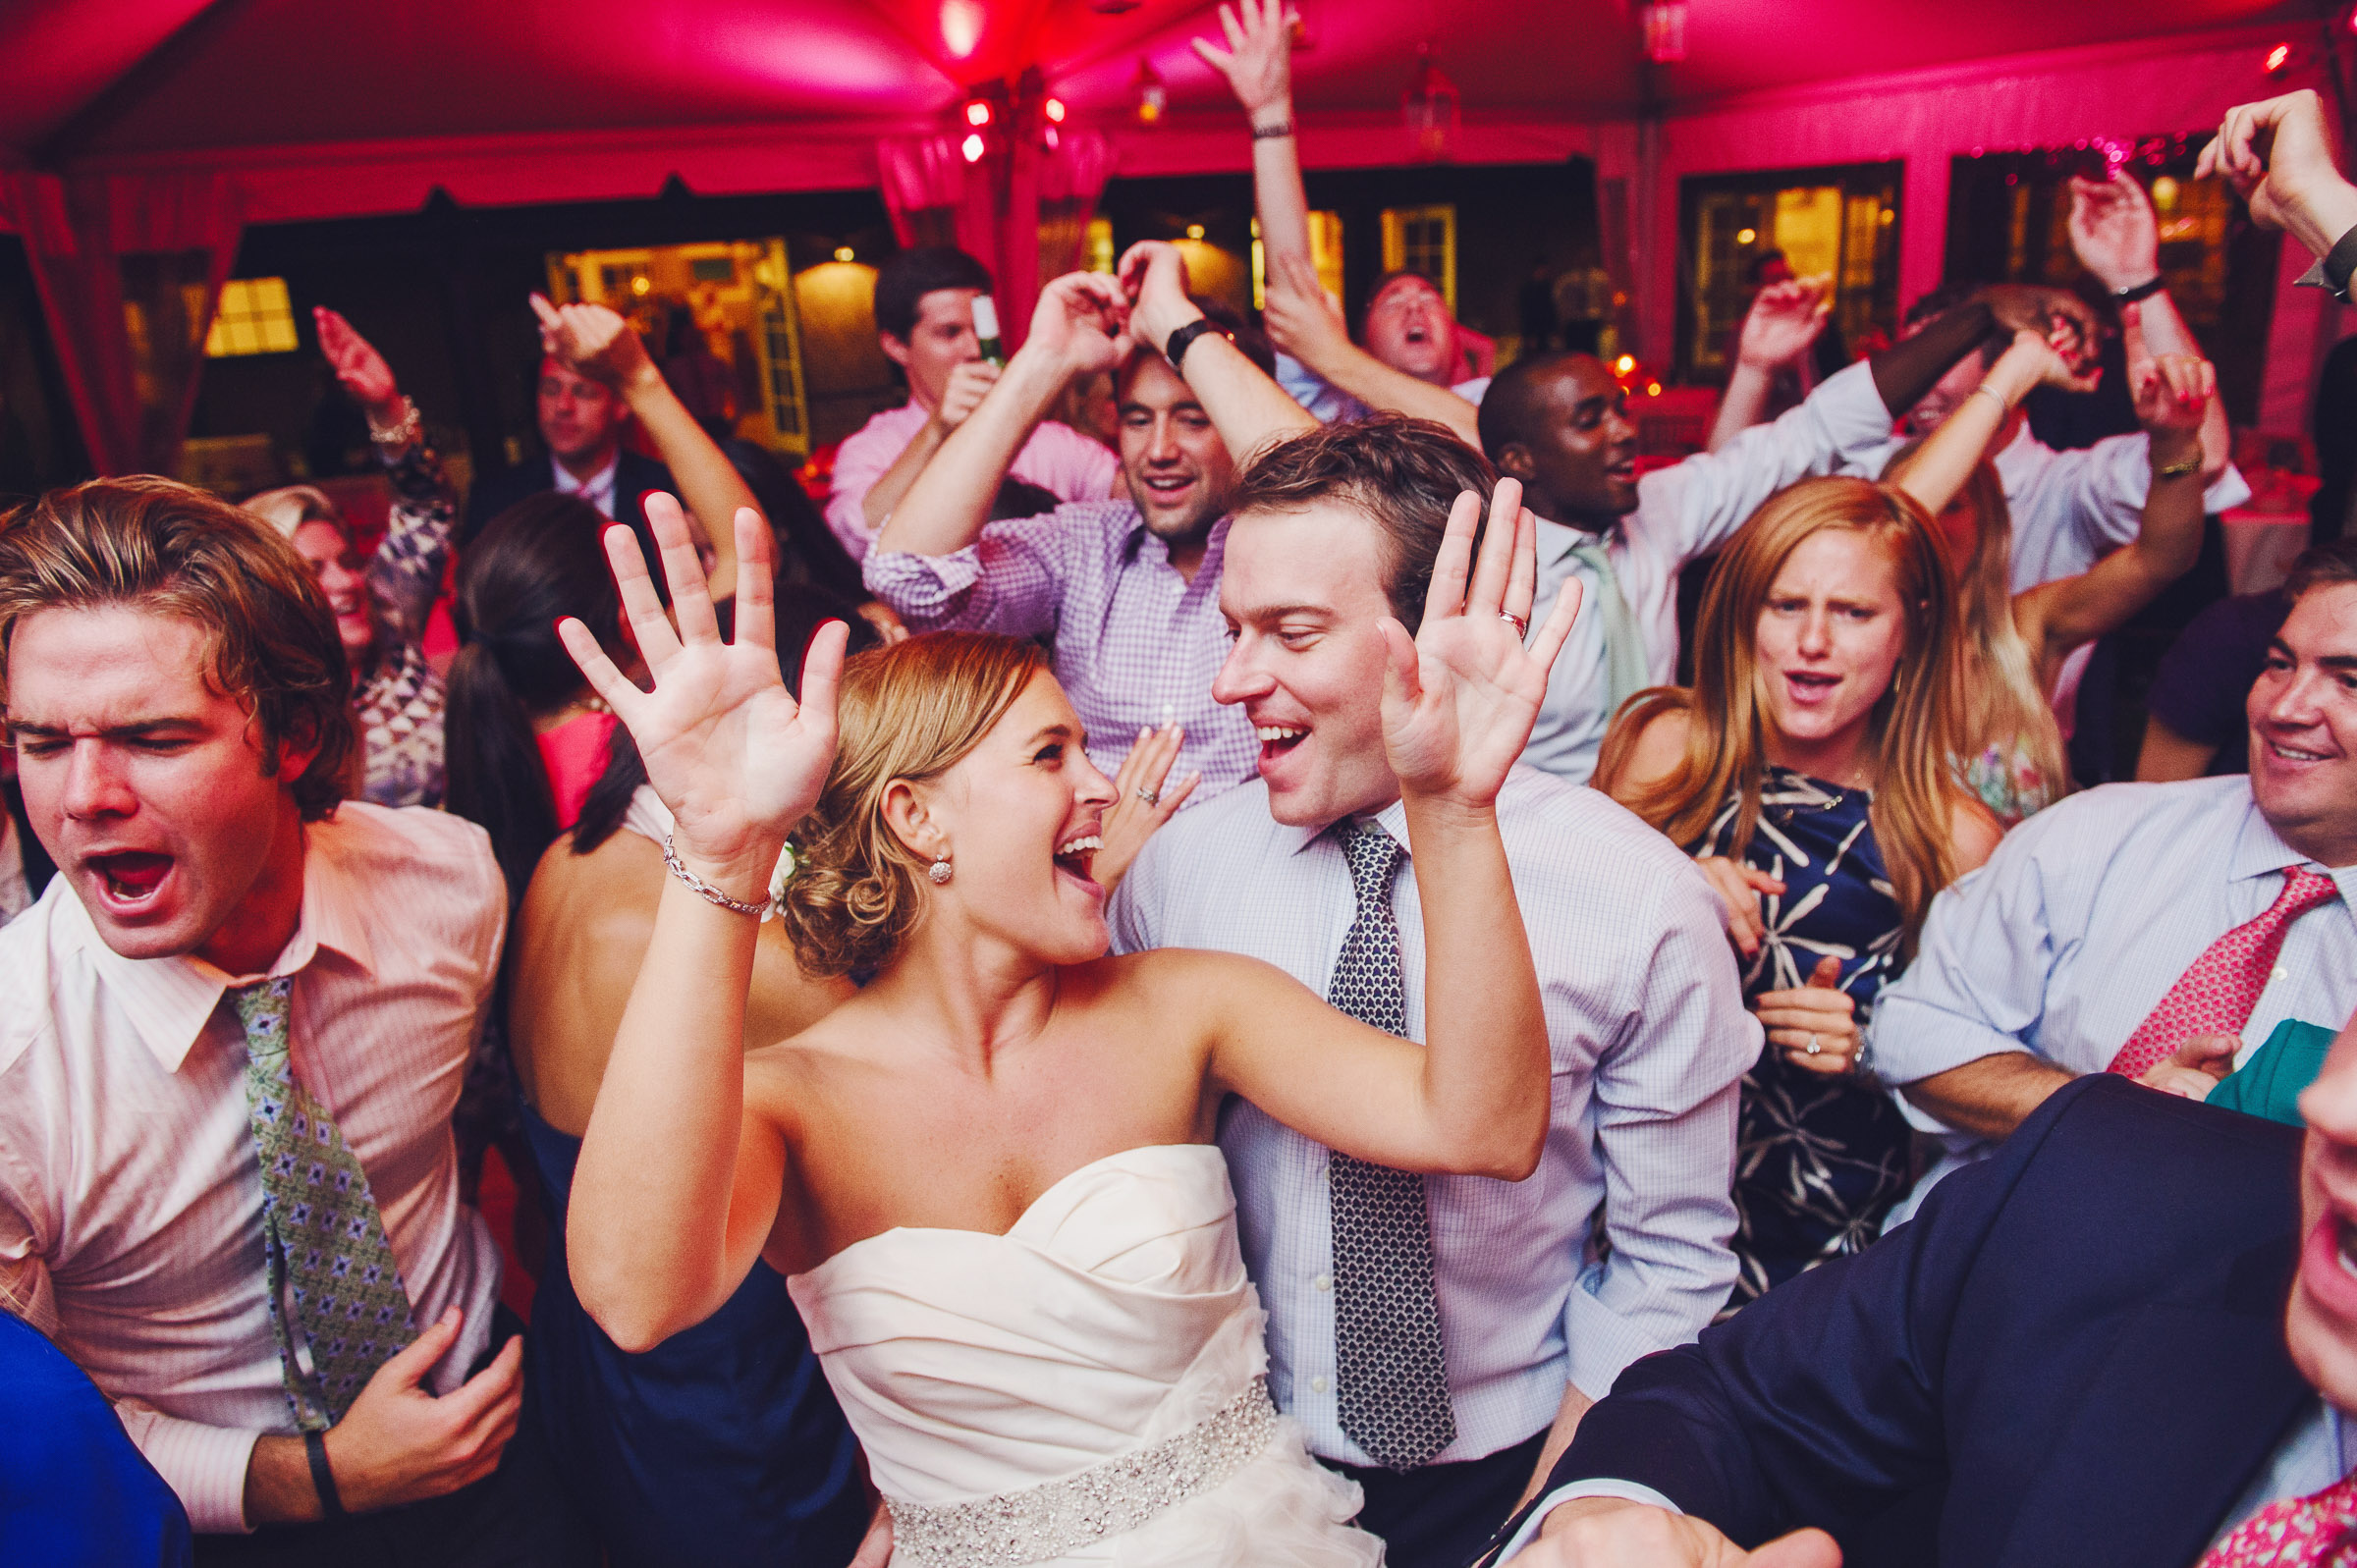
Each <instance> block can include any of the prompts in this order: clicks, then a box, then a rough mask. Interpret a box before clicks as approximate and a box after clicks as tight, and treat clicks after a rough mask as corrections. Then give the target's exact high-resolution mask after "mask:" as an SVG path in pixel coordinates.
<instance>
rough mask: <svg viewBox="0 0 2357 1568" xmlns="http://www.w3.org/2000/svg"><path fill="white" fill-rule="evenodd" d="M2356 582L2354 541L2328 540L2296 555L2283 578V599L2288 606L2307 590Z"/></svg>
mask: <svg viewBox="0 0 2357 1568" xmlns="http://www.w3.org/2000/svg"><path fill="white" fill-rule="evenodd" d="M2344 582H2357V539H2328V540H2327V541H2325V542H2324V543H2323V544H2321V545H2312V546H2310V547H2309V548H2308V549H2306V550H2304V551H2302V552H2301V553H2300V558H2299V559H2298V560H2297V561H2294V562H2293V563H2292V564H2291V575H2290V576H2289V577H2287V578H2285V579H2284V583H2283V597H2284V599H2285V600H2286V601H2288V602H2290V603H2292V604H2298V603H2299V602H2300V597H2301V595H2303V594H2305V593H2306V592H2307V591H2308V590H2309V589H2311V588H2331V587H2337V586H2338V585H2339V584H2341V583H2344Z"/></svg>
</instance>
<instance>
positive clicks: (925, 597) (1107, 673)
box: [865, 273, 1316, 876]
mask: <svg viewBox="0 0 2357 1568" xmlns="http://www.w3.org/2000/svg"><path fill="white" fill-rule="evenodd" d="M1210 308H1211V310H1212V311H1213V312H1216V313H1217V317H1218V319H1217V320H1216V323H1215V322H1211V321H1210V320H1209V318H1206V319H1207V325H1206V326H1205V327H1204V328H1202V329H1195V330H1192V333H1191V337H1190V341H1188V342H1187V343H1185V344H1184V345H1183V346H1182V347H1181V350H1180V353H1179V363H1180V364H1181V366H1182V367H1183V368H1184V370H1185V376H1184V377H1183V378H1181V376H1180V375H1179V374H1178V371H1176V370H1174V369H1173V368H1172V367H1171V363H1170V361H1169V360H1167V359H1166V358H1164V357H1163V354H1162V353H1161V352H1159V351H1157V349H1155V348H1149V347H1145V346H1142V345H1135V344H1133V343H1132V342H1131V341H1130V339H1129V338H1128V337H1127V336H1126V335H1125V333H1124V322H1125V320H1126V314H1127V312H1126V304H1125V301H1124V297H1123V295H1122V292H1121V289H1120V287H1119V286H1118V285H1116V283H1115V282H1114V280H1113V279H1111V278H1108V277H1104V276H1102V275H1100V274H1090V273H1075V274H1073V275H1072V276H1070V277H1067V278H1060V279H1058V280H1057V281H1056V282H1055V283H1053V284H1051V285H1049V286H1048V288H1047V289H1046V290H1045V291H1044V292H1043V293H1042V294H1041V296H1040V301H1039V308H1038V310H1037V311H1036V312H1035V313H1034V315H1033V317H1032V321H1031V333H1030V336H1029V337H1028V338H1027V339H1026V340H1025V341H1024V343H1023V347H1022V348H1021V349H1020V350H1019V351H1017V352H1016V353H1015V354H1014V357H1013V358H1012V359H1010V360H1009V361H1008V364H1007V369H1006V372H1005V373H1004V374H1003V375H1002V376H1001V377H1000V378H999V382H998V385H997V386H995V387H993V388H992V389H991V391H990V393H989V394H988V395H987V396H986V397H985V398H984V399H983V400H982V403H981V405H980V406H978V407H977V408H976V409H975V410H974V412H973V413H972V414H971V415H969V416H968V417H967V419H966V421H965V423H964V424H962V425H960V426H959V428H958V430H957V431H956V432H955V433H954V434H953V435H952V436H951V437H950V439H949V440H948V441H947V442H945V443H944V444H943V446H942V449H941V451H940V452H938V453H937V454H935V455H934V458H933V460H932V461H931V462H930V463H928V464H927V465H926V467H925V470H924V472H923V474H922V475H920V476H919V477H918V479H917V482H916V483H915V484H914V485H912V486H911V487H910V488H909V491H908V494H907V495H906V496H905V497H904V498H903V500H902V502H901V504H900V506H899V507H898V508H897V509H895V511H894V512H893V514H892V515H891V516H890V517H888V518H886V519H885V522H884V527H883V530H882V532H881V533H880V534H879V535H878V536H877V540H876V545H875V548H874V549H873V550H872V551H870V552H869V554H868V557H867V562H866V568H865V569H866V576H867V586H868V588H869V590H870V591H871V592H873V593H874V594H875V595H876V597H877V598H879V599H881V600H883V601H884V602H885V603H886V604H888V605H890V606H891V607H892V608H893V609H894V610H895V611H897V612H898V613H899V614H900V616H901V618H902V619H903V620H904V621H906V622H908V625H909V627H910V628H911V629H912V630H917V631H938V630H944V629H951V628H955V629H961V630H971V631H997V632H1004V633H1007V634H1009V635H1012V636H1017V637H1036V636H1043V635H1044V636H1049V637H1053V638H1054V639H1055V648H1056V677H1057V678H1058V679H1059V680H1061V681H1062V682H1063V683H1064V688H1065V690H1066V692H1067V693H1068V694H1069V696H1070V697H1071V701H1072V707H1073V710H1074V711H1075V712H1077V713H1078V714H1079V716H1080V720H1081V722H1082V723H1083V724H1084V725H1086V726H1087V727H1088V750H1089V755H1090V758H1091V760H1092V761H1094V762H1095V763H1096V764H1097V765H1098V766H1099V767H1101V768H1103V769H1104V770H1105V771H1106V772H1107V773H1108V774H1111V773H1113V772H1114V770H1115V768H1116V766H1117V765H1118V764H1119V763H1120V762H1121V760H1122V758H1123V756H1124V754H1125V753H1127V752H1128V750H1129V748H1130V746H1131V743H1132V742H1133V741H1136V740H1139V739H1141V738H1143V736H1142V734H1141V731H1144V730H1152V729H1156V728H1161V727H1168V726H1170V725H1172V724H1174V723H1175V724H1177V725H1178V726H1179V727H1181V728H1182V730H1183V734H1184V743H1183V745H1182V747H1181V748H1180V750H1179V754H1178V763H1177V764H1176V765H1174V766H1173V767H1172V769H1171V785H1170V787H1169V788H1168V789H1167V790H1165V791H1163V796H1164V798H1163V802H1162V804H1163V805H1164V806H1173V805H1176V804H1177V803H1178V800H1179V799H1180V792H1181V791H1182V790H1183V789H1184V788H1185V784H1184V783H1183V780H1184V777H1185V776H1186V775H1187V774H1188V773H1190V772H1192V773H1195V774H1199V775H1200V776H1201V782H1200V784H1198V785H1197V786H1196V787H1195V788H1194V790H1193V796H1192V797H1193V798H1194V799H1196V800H1206V799H1209V798H1211V797H1212V796H1213V795H1216V794H1218V793H1219V792H1220V791H1221V790H1223V789H1227V788H1229V787H1231V786H1233V785H1234V784H1240V783H1242V782H1243V781H1245V780H1247V779H1249V778H1251V777H1252V776H1253V773H1254V771H1255V768H1256V765H1257V759H1258V754H1259V741H1258V740H1257V739H1256V738H1255V737H1254V734H1253V731H1252V726H1251V724H1250V722H1249V721H1247V720H1246V719H1245V718H1244V716H1243V711H1242V710H1241V709H1240V708H1223V707H1222V706H1221V705H1219V704H1218V703H1215V702H1214V701H1212V699H1211V679H1212V676H1214V675H1216V674H1217V673H1218V672H1219V668H1220V665H1221V663H1222V661H1224V660H1225V659H1226V658H1227V656H1228V628H1227V622H1225V621H1224V620H1222V619H1221V616H1220V557H1221V552H1222V547H1223V545H1224V542H1225V538H1226V532H1227V520H1228V501H1229V497H1230V495H1231V494H1232V493H1233V489H1234V485H1235V475H1236V469H1237V462H1236V459H1235V457H1234V454H1235V453H1237V452H1244V453H1247V454H1248V453H1250V452H1251V451H1253V450H1255V449H1257V448H1258V447H1260V446H1262V445H1264V444H1266V443H1267V442H1268V441H1270V440H1271V439H1274V438H1276V437H1278V436H1282V435H1284V434H1287V433H1289V432H1291V431H1295V430H1306V429H1312V428H1315V424H1316V421H1315V420H1313V419H1312V418H1311V417H1310V416H1309V415H1308V414H1307V413H1305V412H1303V411H1302V409H1301V407H1300V406H1299V405H1297V404H1295V403H1294V402H1293V401H1292V400H1291V399H1290V398H1288V397H1287V396H1286V394H1285V392H1284V390H1283V389H1282V388H1280V387H1279V386H1278V385H1277V383H1276V382H1275V381H1274V380H1273V379H1271V375H1270V372H1271V369H1272V366H1273V363H1274V358H1273V356H1272V355H1271V354H1270V352H1269V350H1268V348H1267V346H1266V345H1265V344H1264V343H1262V342H1261V341H1260V339H1259V337H1258V335H1257V334H1256V333H1254V332H1253V331H1252V330H1251V329H1250V328H1249V327H1247V326H1245V325H1244V324H1243V323H1242V322H1241V321H1240V320H1237V319H1235V318H1233V316H1232V315H1230V314H1229V313H1227V312H1225V311H1224V310H1223V309H1222V308H1221V307H1220V306H1218V305H1216V304H1214V305H1212V306H1211V307H1210ZM1179 313H1181V314H1184V315H1187V316H1191V317H1204V314H1205V313H1204V309H1203V307H1202V305H1201V303H1200V302H1197V303H1196V304H1194V305H1190V306H1186V307H1184V308H1183V309H1182V311H1181V312H1179ZM1190 327H1191V323H1190ZM1105 369H1113V370H1114V371H1115V373H1116V384H1115V394H1116V397H1117V399H1118V402H1119V406H1120V410H1121V420H1122V441H1121V459H1122V473H1123V476H1124V478H1125V479H1126V481H1127V483H1128V490H1129V496H1128V499H1126V500H1115V501H1101V502H1081V503H1075V504H1071V505H1067V506H1063V507H1059V508H1058V509H1057V510H1055V511H1054V512H1051V513H1048V514H1044V515H1041V516H1036V517H1021V518H1015V519H1013V520H1008V521H1001V522H991V521H989V520H988V519H989V515H990V502H991V498H992V497H993V496H994V495H995V494H996V493H997V491H998V488H999V482H1000V480H1001V478H1002V477H1003V476H1004V475H1005V473H1006V471H1007V466H1008V464H1009V463H1010V462H1011V461H1012V460H1014V454H1015V453H1017V452H1019V451H1020V450H1021V449H1022V444H1023V442H1024V440H1025V439H1026V438H1027V437H1028V436H1029V434H1030V432H1031V429H1032V427H1033V426H1034V425H1036V424H1037V423H1038V422H1039V420H1040V419H1041V418H1042V417H1044V416H1045V414H1046V412H1047V410H1048V407H1049V406H1050V405H1051V404H1052V403H1053V402H1054V401H1055V399H1056V397H1057V395H1058V394H1059V393H1060V392H1062V391H1063V390H1064V387H1065V386H1066V384H1067V383H1068V382H1069V381H1070V380H1071V379H1073V378H1074V377H1076V376H1085V375H1092V374H1094V373H1096V372H1097V371H1099V370H1105ZM1124 783H1125V784H1127V785H1128V787H1129V789H1130V792H1131V793H1135V794H1138V795H1140V796H1141V797H1147V796H1150V795H1151V794H1152V792H1153V789H1154V785H1153V784H1150V783H1144V782H1142V781H1125V782H1124ZM1144 803H1145V804H1146V805H1147V807H1148V808H1149V809H1148V813H1147V814H1149V815H1153V816H1155V817H1157V818H1159V817H1160V816H1165V815H1167V814H1168V813H1167V811H1160V812H1157V811H1155V810H1154V809H1153V808H1154V805H1155V802H1154V801H1153V800H1152V799H1151V798H1146V799H1145V800H1144ZM1124 807H1127V808H1129V811H1128V813H1127V814H1130V815H1136V814H1137V813H1136V810H1135V805H1134V804H1133V803H1132V802H1131V801H1129V800H1127V799H1124ZM1143 825H1144V824H1141V826H1143ZM1114 832H1115V825H1114V824H1113V823H1111V822H1109V824H1108V844H1107V851H1108V853H1109V854H1112V853H1115V852H1116V850H1117V846H1116V845H1115V844H1114V843H1113V842H1112V841H1111V839H1112V837H1113V835H1114ZM1120 847H1125V848H1129V849H1131V850H1132V851H1133V850H1134V847H1135V846H1134V845H1133V844H1130V845H1123V846H1120ZM1105 858H1106V857H1105V856H1100V860H1099V874H1100V875H1101V876H1102V875H1106V874H1107V871H1108V869H1109V868H1107V867H1106V866H1105V864H1104V860H1105ZM1119 858H1121V859H1122V860H1123V861H1124V863H1125V860H1126V856H1121V857H1119Z"/></svg>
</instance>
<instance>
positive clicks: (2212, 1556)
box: [2197, 1475, 2357, 1568]
mask: <svg viewBox="0 0 2357 1568" xmlns="http://www.w3.org/2000/svg"><path fill="white" fill-rule="evenodd" d="M2197 1568H2357V1475H2349V1476H2343V1477H2341V1478H2340V1480H2338V1481H2336V1482H2334V1483H2333V1484H2332V1485H2331V1486H2330V1487H2326V1488H2325V1489H2324V1490H2322V1491H2320V1492H2317V1493H2316V1494H2315V1495H2313V1496H2308V1497H2287V1498H2285V1499H2284V1500H2283V1501H2281V1502H2272V1503H2269V1504H2268V1505H2267V1506H2266V1507H2264V1508H2262V1509H2260V1510H2259V1511H2258V1512H2257V1513H2255V1514H2253V1515H2251V1517H2250V1518H2248V1519H2245V1520H2244V1521H2243V1522H2242V1523H2241V1524H2239V1525H2236V1526H2235V1527H2234V1528H2233V1530H2231V1531H2230V1532H2228V1533H2227V1536H2226V1539H2225V1540H2223V1541H2220V1542H2219V1543H2218V1544H2217V1545H2215V1546H2213V1547H2211V1548H2210V1550H2209V1551H2208V1552H2206V1553H2204V1554H2203V1556H2202V1560H2201V1562H2200V1563H2199V1564H2198V1565H2197Z"/></svg>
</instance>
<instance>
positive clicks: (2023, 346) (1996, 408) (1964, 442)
mask: <svg viewBox="0 0 2357 1568" xmlns="http://www.w3.org/2000/svg"><path fill="white" fill-rule="evenodd" d="M2056 330H2057V331H2059V330H2061V329H2059V328H2057V329H2056ZM2042 386H2055V387H2062V388H2065V389H2067V390H2069V391H2072V392H2086V391H2089V390H2091V389H2092V388H2093V386H2094V382H2093V381H2092V380H2091V379H2089V378H2086V377H2082V376H2074V375H2073V374H2071V371H2070V367H2069V366H2068V365H2066V364H2064V363H2063V361H2062V356H2061V355H2060V354H2059V353H2057V352H2056V351H2055V348H2054V346H2053V344H2052V343H2051V342H2050V341H2049V340H2048V339H2046V338H2042V337H2040V336H2039V335H2038V334H2037V333H2035V332H2027V331H2024V332H2016V333H2015V334H2013V344H2012V347H2010V348H2008V349H2007V350H2006V351H2004V353H2003V354H2002V355H2001V356H2000V357H1999V359H1998V361H1997V363H1996V364H1994V365H1991V366H1990V367H1989V373H1988V374H1987V375H1985V376H1983V377H1982V378H1981V384H1980V385H1979V386H1978V387H1976V388H1975V389H1973V393H1972V395H1971V396H1970V397H1967V398H1966V399H1965V400H1964V401H1963V403H1962V404H1960V405H1958V406H1957V407H1956V409H1955V410H1954V411H1953V412H1952V413H1950V414H1949V415H1948V416H1947V417H1946V419H1944V420H1942V421H1941V424H1940V428H1939V429H1937V430H1935V431H1933V432H1932V433H1931V435H1930V436H1928V437H1926V438H1925V440H1924V443H1923V445H1922V446H1921V447H1919V448H1917V449H1916V452H1915V455H1914V458H1913V459H1912V460H1910V461H1909V462H1908V463H1907V465H1906V467H1905V468H1903V469H1901V470H1900V471H1899V472H1898V474H1897V475H1896V476H1895V478H1894V481H1893V482H1894V483H1896V485H1897V486H1898V488H1899V489H1900V490H1903V491H1904V492H1906V493H1907V495H1909V496H1911V497H1913V498H1914V500H1915V503H1916V505H1918V506H1920V507H1922V508H1923V510H1924V511H1926V512H1928V513H1930V514H1932V515H1933V516H1935V517H1937V516H1938V515H1940V514H1941V513H1943V512H1945V511H1946V510H1947V504H1948V503H1949V502H1951V501H1953V500H1955V499H1956V493H1957V492H1958V491H1960V490H1962V489H1963V488H1964V481H1966V480H1967V479H1970V478H1971V477H1972V471H1973V469H1975V468H1977V467H1978V466H1980V462H1981V460H1982V459H1983V458H1985V457H1987V456H1988V455H1989V449H1990V447H1991V445H1992V444H1993V443H1994V442H1995V441H1996V440H1997V436H1998V432H2000V431H2001V430H2002V429H2004V427H2005V421H2006V420H2007V419H2009V418H2010V417H2011V416H2012V413H2013V410H2014V409H2015V408H2017V407H2019V406H2021V400H2022V399H2024V398H2026V397H2028V396H2029V395H2030V393H2031V392H2032V391H2033V390H2034V389H2036V388H2038V387H2042Z"/></svg>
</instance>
